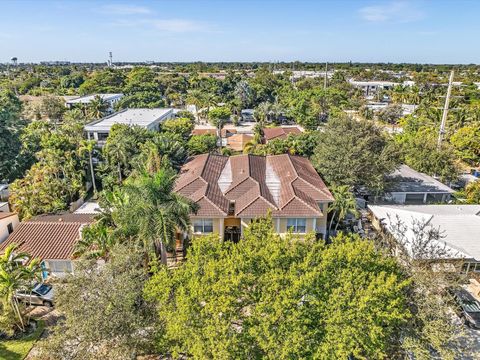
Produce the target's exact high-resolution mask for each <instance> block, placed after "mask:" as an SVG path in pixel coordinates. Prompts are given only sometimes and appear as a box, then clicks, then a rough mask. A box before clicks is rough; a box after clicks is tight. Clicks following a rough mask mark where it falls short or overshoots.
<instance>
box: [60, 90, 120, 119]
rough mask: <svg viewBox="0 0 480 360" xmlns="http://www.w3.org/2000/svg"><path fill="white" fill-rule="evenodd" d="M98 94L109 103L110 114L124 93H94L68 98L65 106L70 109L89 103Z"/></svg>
mask: <svg viewBox="0 0 480 360" xmlns="http://www.w3.org/2000/svg"><path fill="white" fill-rule="evenodd" d="M97 96H99V97H100V98H101V99H102V100H103V101H105V102H106V103H107V104H108V110H107V111H108V113H109V114H111V113H112V112H113V109H114V107H115V104H116V103H117V102H119V101H120V99H121V98H122V97H123V94H92V95H85V96H80V97H75V98H73V99H66V101H65V106H66V107H67V108H69V109H72V108H73V107H75V106H78V105H88V104H90V103H91V102H92V101H93V99H95V97H97Z"/></svg>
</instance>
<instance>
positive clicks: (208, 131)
mask: <svg viewBox="0 0 480 360" xmlns="http://www.w3.org/2000/svg"><path fill="white" fill-rule="evenodd" d="M236 133H237V129H226V128H223V129H222V130H220V136H221V137H224V138H226V137H229V136H232V135H234V134H236ZM192 135H217V129H215V128H210V129H193V130H192Z"/></svg>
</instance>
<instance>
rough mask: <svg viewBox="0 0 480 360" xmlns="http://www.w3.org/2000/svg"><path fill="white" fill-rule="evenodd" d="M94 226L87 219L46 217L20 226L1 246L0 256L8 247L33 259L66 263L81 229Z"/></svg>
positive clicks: (81, 217)
mask: <svg viewBox="0 0 480 360" xmlns="http://www.w3.org/2000/svg"><path fill="white" fill-rule="evenodd" d="M91 222H93V217H92V216H89V215H84V214H82V215H77V214H62V215H46V216H40V217H37V218H34V219H32V220H29V221H25V222H22V223H20V225H19V226H18V227H17V228H16V229H15V231H14V232H13V233H12V234H11V235H10V236H9V237H8V239H7V240H6V241H4V242H3V243H2V244H0V253H1V252H3V251H4V250H5V248H6V247H7V246H8V245H10V244H13V243H15V244H17V245H18V246H19V248H18V250H19V251H22V252H27V253H28V254H30V255H31V256H33V257H35V258H40V259H45V260H66V259H70V258H71V257H72V254H73V251H74V248H75V244H76V243H77V241H78V240H79V239H80V232H81V229H82V227H83V226H85V225H88V224H89V223H91Z"/></svg>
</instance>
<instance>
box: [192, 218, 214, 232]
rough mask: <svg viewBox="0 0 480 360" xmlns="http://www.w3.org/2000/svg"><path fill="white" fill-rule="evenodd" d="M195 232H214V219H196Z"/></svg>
mask: <svg viewBox="0 0 480 360" xmlns="http://www.w3.org/2000/svg"><path fill="white" fill-rule="evenodd" d="M193 232H194V233H197V234H198V233H212V232H213V220H212V219H195V220H194V221H193Z"/></svg>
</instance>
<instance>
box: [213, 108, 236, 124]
mask: <svg viewBox="0 0 480 360" xmlns="http://www.w3.org/2000/svg"><path fill="white" fill-rule="evenodd" d="M230 115H231V112H230V109H229V108H227V107H224V106H221V107H216V108H213V109H211V110H210V111H209V112H208V119H209V120H210V123H211V124H212V125H213V126H215V127H219V125H220V127H222V126H221V125H223V124H225V123H226V122H227V121H228V120H229V119H230Z"/></svg>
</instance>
